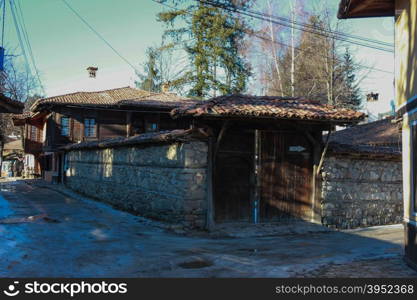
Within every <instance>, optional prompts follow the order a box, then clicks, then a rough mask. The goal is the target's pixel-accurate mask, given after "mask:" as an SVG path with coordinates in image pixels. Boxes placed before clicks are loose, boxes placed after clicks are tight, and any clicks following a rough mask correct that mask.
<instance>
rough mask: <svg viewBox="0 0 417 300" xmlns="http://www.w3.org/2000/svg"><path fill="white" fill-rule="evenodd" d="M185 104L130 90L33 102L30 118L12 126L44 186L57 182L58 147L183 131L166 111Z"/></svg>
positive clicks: (170, 96)
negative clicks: (16, 127) (18, 130)
mask: <svg viewBox="0 0 417 300" xmlns="http://www.w3.org/2000/svg"><path fill="white" fill-rule="evenodd" d="M190 103H193V102H192V101H191V100H188V99H183V98H180V97H178V96H176V95H175V94H172V93H159V94H158V93H149V92H146V91H143V90H139V89H135V88H130V87H125V88H118V89H112V90H105V91H99V92H77V93H72V94H67V95H60V96H55V97H50V98H44V99H39V100H37V101H36V102H35V103H34V104H33V105H32V107H31V108H30V113H28V114H26V115H23V116H21V117H20V118H19V117H17V118H15V124H16V125H18V124H20V125H21V126H23V125H24V126H25V129H24V136H25V142H24V146H25V152H26V153H27V154H30V155H33V158H34V159H33V162H34V163H33V166H32V167H33V169H34V172H35V173H36V172H40V173H38V175H42V177H43V178H44V179H46V180H47V181H59V180H60V179H61V178H60V175H61V174H62V170H61V167H62V164H63V161H62V155H61V152H60V150H59V149H60V147H62V146H65V145H67V144H72V143H80V142H83V141H94V140H103V139H109V138H115V137H129V136H133V135H136V134H139V133H144V132H154V131H159V130H169V129H174V128H183V127H184V128H185V127H187V126H188V125H187V124H186V123H185V122H176V121H174V120H172V119H171V117H170V115H169V111H170V110H172V109H173V108H175V107H177V106H179V105H184V104H190Z"/></svg>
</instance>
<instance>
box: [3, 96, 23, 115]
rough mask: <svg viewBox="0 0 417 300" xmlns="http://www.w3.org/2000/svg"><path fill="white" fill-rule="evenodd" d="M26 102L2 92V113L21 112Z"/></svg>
mask: <svg viewBox="0 0 417 300" xmlns="http://www.w3.org/2000/svg"><path fill="white" fill-rule="evenodd" d="M23 107H24V104H23V103H22V102H19V101H15V100H12V99H10V98H9V97H7V96H5V95H4V94H2V93H0V113H7V114H21V113H22V111H23Z"/></svg>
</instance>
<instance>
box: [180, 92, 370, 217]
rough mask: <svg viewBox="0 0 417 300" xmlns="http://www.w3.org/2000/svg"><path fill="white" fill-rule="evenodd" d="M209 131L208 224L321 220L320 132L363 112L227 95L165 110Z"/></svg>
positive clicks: (353, 120)
mask: <svg viewBox="0 0 417 300" xmlns="http://www.w3.org/2000/svg"><path fill="white" fill-rule="evenodd" d="M172 116H173V117H174V118H175V119H185V120H189V122H191V123H192V126H193V128H200V129H201V130H205V131H206V132H207V134H208V135H209V136H210V138H209V153H210V154H209V155H210V158H209V162H210V166H209V167H208V169H209V172H208V173H209V174H210V175H209V178H211V180H212V182H211V183H209V184H208V186H209V187H210V189H211V191H210V192H209V194H210V195H211V201H209V203H208V209H207V211H208V215H209V216H208V220H209V221H208V223H214V222H225V221H246V222H247V221H249V222H254V223H257V222H265V221H281V220H286V219H292V218H294V217H296V218H301V219H305V220H308V221H315V222H321V212H320V210H321V208H320V200H319V190H320V184H319V182H318V174H319V172H318V170H320V168H321V165H322V163H323V148H324V143H323V139H322V133H323V131H331V130H333V128H334V126H335V125H346V124H352V123H356V122H359V121H361V120H362V119H363V118H364V117H365V115H364V114H363V113H361V112H356V111H353V110H349V109H340V108H335V107H333V106H330V105H323V104H320V103H319V102H318V101H312V100H305V99H297V98H281V97H272V96H271V97H268V96H264V97H258V96H246V95H230V96H222V97H217V98H213V99H211V100H209V101H205V102H203V103H198V104H195V105H192V106H189V107H186V108H177V109H175V110H173V112H172Z"/></svg>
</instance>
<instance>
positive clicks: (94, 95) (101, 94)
mask: <svg viewBox="0 0 417 300" xmlns="http://www.w3.org/2000/svg"><path fill="white" fill-rule="evenodd" d="M182 101H185V102H184V103H187V104H188V105H189V104H190V102H187V101H190V100H189V99H183V98H180V97H179V96H177V95H175V94H172V93H150V92H147V91H144V90H140V89H135V88H131V87H123V88H117V89H111V90H105V91H98V92H76V93H72V94H66V95H60V96H55V97H50V98H44V99H39V100H38V101H36V102H35V103H34V104H33V106H32V107H31V110H32V111H37V110H39V109H40V108H42V107H48V106H65V105H75V106H99V107H109V108H110V107H121V106H146V107H151V106H152V107H157V108H170V109H172V108H175V107H177V106H179V105H181V104H182Z"/></svg>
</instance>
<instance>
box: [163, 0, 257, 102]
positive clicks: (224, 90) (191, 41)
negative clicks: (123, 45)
mask: <svg viewBox="0 0 417 300" xmlns="http://www.w3.org/2000/svg"><path fill="white" fill-rule="evenodd" d="M161 2H171V4H173V5H175V7H176V9H174V10H171V11H167V12H162V13H160V14H159V15H158V19H159V21H161V22H164V23H165V24H166V25H167V26H168V27H169V28H170V29H167V30H166V32H165V37H170V38H171V39H173V41H174V42H176V43H180V44H183V45H184V49H185V50H186V52H187V53H188V56H189V60H190V63H191V64H190V65H191V67H190V68H189V70H188V71H187V72H185V73H184V75H183V76H182V77H180V78H178V79H177V80H175V81H174V82H172V84H173V85H174V86H175V85H177V86H187V87H189V92H188V94H189V96H193V97H196V98H206V97H210V96H216V95H217V92H219V93H221V94H230V93H240V92H243V91H244V90H245V89H246V83H247V80H248V78H249V76H250V70H249V67H248V65H247V63H246V62H245V60H244V58H243V57H242V54H241V53H240V51H239V50H240V46H241V42H242V40H243V39H244V36H245V31H246V25H245V24H244V23H243V22H242V21H241V20H239V18H238V17H236V16H235V15H234V14H233V13H231V12H230V11H228V10H225V9H222V8H220V7H214V6H212V5H209V4H208V3H207V2H206V1H195V2H194V1H192V2H191V3H190V2H189V1H187V0H161ZM214 2H215V3H217V4H221V5H222V6H224V7H227V8H233V7H236V6H237V5H239V7H240V8H242V7H243V8H244V7H246V6H247V5H248V3H249V2H248V1H233V0H222V1H219V0H217V1H214ZM180 4H185V5H186V7H185V8H180ZM181 21H182V22H181ZM178 23H180V24H183V25H184V26H183V27H180V28H176V27H175V26H174V25H175V24H178Z"/></svg>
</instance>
